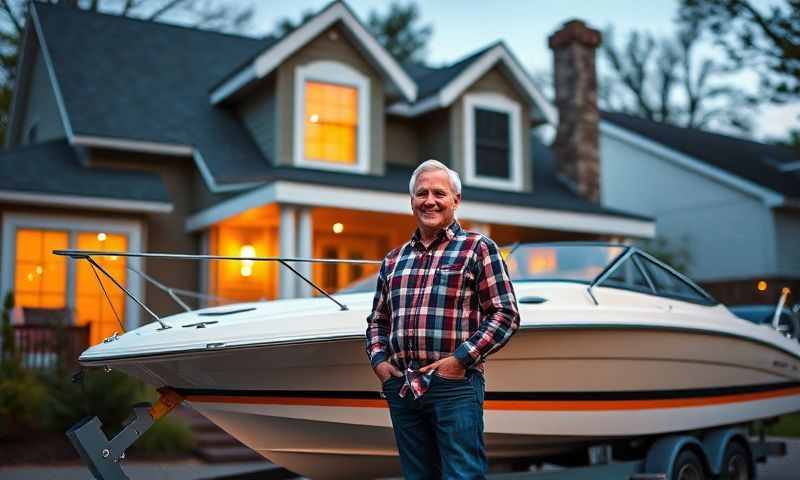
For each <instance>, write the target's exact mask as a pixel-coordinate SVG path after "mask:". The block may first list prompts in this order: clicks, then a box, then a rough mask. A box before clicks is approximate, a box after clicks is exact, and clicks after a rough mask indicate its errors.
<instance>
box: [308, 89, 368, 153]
mask: <svg viewBox="0 0 800 480" xmlns="http://www.w3.org/2000/svg"><path fill="white" fill-rule="evenodd" d="M305 89H306V91H305V100H306V101H305V142H304V143H305V145H304V148H305V158H306V159H307V160H316V161H321V162H332V163H342V164H348V165H353V164H355V163H356V158H357V154H356V140H357V133H358V90H357V89H356V88H354V87H346V86H341V85H334V84H330V83H322V82H306V85H305Z"/></svg>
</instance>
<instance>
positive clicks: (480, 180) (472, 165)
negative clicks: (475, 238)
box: [463, 93, 522, 191]
mask: <svg viewBox="0 0 800 480" xmlns="http://www.w3.org/2000/svg"><path fill="white" fill-rule="evenodd" d="M477 108H480V109H485V110H493V111H497V112H499V113H504V114H506V115H508V121H509V124H510V125H509V129H508V130H509V135H510V136H511V138H509V142H510V145H509V152H508V153H509V159H508V161H509V162H510V165H509V168H508V171H509V174H510V175H511V176H510V178H508V179H507V180H503V179H499V178H493V177H486V176H480V175H478V173H477V172H476V168H477V159H476V158H475V109H477ZM521 111H522V107H520V105H519V103H517V102H515V101H514V100H511V99H510V98H508V97H505V96H503V95H500V94H497V93H470V94H467V95H464V115H463V127H464V154H463V155H464V182H465V183H466V184H467V185H474V186H478V187H486V188H495V189H501V190H514V191H520V190H522V131H521V130H522V129H521V127H520V116H521V115H522V113H521Z"/></svg>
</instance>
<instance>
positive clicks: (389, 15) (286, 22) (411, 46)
mask: <svg viewBox="0 0 800 480" xmlns="http://www.w3.org/2000/svg"><path fill="white" fill-rule="evenodd" d="M314 15H315V13H314V12H312V11H305V12H303V14H302V17H301V19H300V21H299V22H295V21H294V20H292V19H291V18H283V19H281V20H279V21H278V22H277V24H276V26H275V30H274V31H273V34H274V35H275V36H278V37H282V36H284V35H286V34H288V33H290V32H292V31H293V30H295V29H296V28H297V27H299V26H300V25H302V24H303V22H305V21H306V20H308V19H309V18H311V17H313V16H314ZM419 17H420V14H419V8H418V7H417V5H416V4H415V3H406V4H402V3H398V2H392V3H391V5H390V6H389V11H388V12H386V14H381V13H379V12H378V11H376V10H372V11H371V12H370V13H369V17H368V18H367V24H366V26H367V29H368V30H369V31H370V33H372V35H374V36H375V38H376V39H377V40H378V42H380V43H381V45H383V46H384V48H386V50H388V51H389V53H391V54H392V56H394V58H395V59H397V60H398V61H399V62H401V63H406V62H419V61H422V60H423V58H424V56H425V53H426V52H425V48H426V47H427V45H428V40H429V39H430V36H431V34H432V33H433V28H432V27H431V26H430V24H428V25H421V26H417V22H418V20H419Z"/></svg>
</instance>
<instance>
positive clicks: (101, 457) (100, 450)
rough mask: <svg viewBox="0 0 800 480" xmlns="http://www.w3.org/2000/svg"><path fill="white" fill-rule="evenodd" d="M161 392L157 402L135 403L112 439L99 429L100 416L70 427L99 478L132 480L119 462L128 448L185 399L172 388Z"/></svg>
mask: <svg viewBox="0 0 800 480" xmlns="http://www.w3.org/2000/svg"><path fill="white" fill-rule="evenodd" d="M158 393H160V394H161V396H160V397H159V399H158V400H157V401H156V402H155V403H154V404H152V405H150V404H149V403H140V404H138V405H134V406H133V413H132V414H131V416H130V417H128V419H127V420H126V421H125V422H124V424H123V427H122V430H120V431H119V433H117V434H116V435H114V438H112V439H110V440H109V439H108V438H106V435H105V434H104V433H103V430H102V429H101V428H100V427H102V425H103V424H102V422H100V419H99V418H97V417H86V418H84V419H83V420H81V421H80V422H78V423H77V424H75V425H74V426H72V428H70V429H69V430H67V437H68V438H69V440H70V442H71V443H72V445H73V446H74V447H75V450H77V451H78V454H79V455H80V457H81V460H83V462H84V463H85V464H86V465H87V466H88V467H89V470H90V471H91V472H92V475H94V477H95V478H96V479H97V480H129V478H128V476H127V475H125V472H124V471H123V470H122V465H121V464H120V462H121V461H122V460H123V459H124V458H125V450H126V449H127V448H128V447H130V446H131V445H132V444H133V443H134V442H135V441H136V440H138V439H139V437H141V436H142V434H143V433H144V432H146V431H147V429H149V428H150V427H151V426H152V425H153V423H155V422H156V420H158V419H160V418H161V417H163V416H165V415H166V414H168V413H169V412H171V411H172V410H174V409H175V408H176V407H177V406H178V405H180V404H181V402H183V397H182V396H180V395H179V394H178V393H177V392H175V391H174V390H172V389H170V388H160V389H159V390H158Z"/></svg>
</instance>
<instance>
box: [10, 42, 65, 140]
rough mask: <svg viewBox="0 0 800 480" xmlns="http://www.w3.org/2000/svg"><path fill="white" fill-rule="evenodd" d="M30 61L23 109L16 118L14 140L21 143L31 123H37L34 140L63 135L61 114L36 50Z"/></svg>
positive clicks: (41, 59) (52, 87) (26, 135)
mask: <svg viewBox="0 0 800 480" xmlns="http://www.w3.org/2000/svg"><path fill="white" fill-rule="evenodd" d="M30 53H34V49H31V50H30ZM33 60H34V63H33V68H32V70H31V72H30V75H31V76H30V82H29V83H28V85H27V87H28V88H27V94H26V95H25V98H24V99H20V100H21V102H20V107H21V108H22V111H21V112H20V115H19V117H18V118H19V119H20V120H21V129H20V130H19V137H18V138H17V139H16V141H17V142H18V143H17V144H22V145H26V144H28V143H30V142H29V141H28V134H29V132H30V131H31V127H33V126H34V125H36V139H35V140H34V143H41V142H45V141H48V140H54V139H57V138H64V137H66V133H65V130H64V124H63V122H62V121H61V114H60V112H59V110H58V103H57V102H56V95H55V90H54V86H53V84H52V83H51V82H50V76H49V75H48V73H47V67H46V65H45V63H44V57H42V55H40V54H39V53H38V52H35V58H34V59H33Z"/></svg>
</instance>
